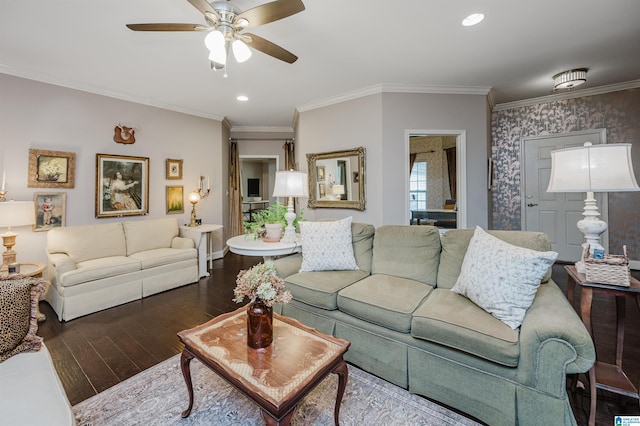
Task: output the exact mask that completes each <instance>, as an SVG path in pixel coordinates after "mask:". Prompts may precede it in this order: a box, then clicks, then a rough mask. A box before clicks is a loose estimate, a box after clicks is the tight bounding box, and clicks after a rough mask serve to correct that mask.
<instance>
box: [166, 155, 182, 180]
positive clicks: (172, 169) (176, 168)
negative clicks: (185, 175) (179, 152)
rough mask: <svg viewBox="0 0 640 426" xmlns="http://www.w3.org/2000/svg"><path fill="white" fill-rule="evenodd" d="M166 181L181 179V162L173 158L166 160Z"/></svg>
mask: <svg viewBox="0 0 640 426" xmlns="http://www.w3.org/2000/svg"><path fill="white" fill-rule="evenodd" d="M166 166H167V170H166V175H165V177H166V179H167V180H180V179H182V160H177V159H175V158H167V161H166Z"/></svg>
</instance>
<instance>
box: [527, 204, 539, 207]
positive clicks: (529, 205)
mask: <svg viewBox="0 0 640 426" xmlns="http://www.w3.org/2000/svg"><path fill="white" fill-rule="evenodd" d="M537 205H538V203H529V204H527V207H533V206H537Z"/></svg>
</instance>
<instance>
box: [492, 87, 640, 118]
mask: <svg viewBox="0 0 640 426" xmlns="http://www.w3.org/2000/svg"><path fill="white" fill-rule="evenodd" d="M638 87H640V80H632V81H626V82H624V83H615V84H608V85H606V86H598V87H592V88H589V89H578V90H571V91H567V92H562V93H554V94H552V95H547V96H540V97H538V98H530V99H523V100H521V101H514V102H505V103H503V104H497V105H496V106H495V107H494V108H493V111H503V110H506V109H513V108H521V107H525V106H531V105H537V104H544V103H547V102H553V101H560V100H565V99H575V98H583V97H585V96H593V95H602V94H604V93H611V92H617V91H620V90H627V89H635V88H638Z"/></svg>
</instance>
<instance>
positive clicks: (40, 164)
mask: <svg viewBox="0 0 640 426" xmlns="http://www.w3.org/2000/svg"><path fill="white" fill-rule="evenodd" d="M75 170H76V154H75V153H73V152H63V151H45V150H42V149H29V172H28V173H29V176H28V179H27V186H28V187H29V188H73V186H74V182H75Z"/></svg>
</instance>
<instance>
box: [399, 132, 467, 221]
mask: <svg viewBox="0 0 640 426" xmlns="http://www.w3.org/2000/svg"><path fill="white" fill-rule="evenodd" d="M411 136H455V137H456V206H457V209H458V215H457V223H456V228H458V229H465V228H466V227H467V131H466V130H434V129H405V131H404V158H405V162H404V175H405V179H404V218H405V220H406V224H407V225H408V224H409V221H410V217H409V214H410V212H409V175H410V173H411V170H409V154H410V140H411Z"/></svg>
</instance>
